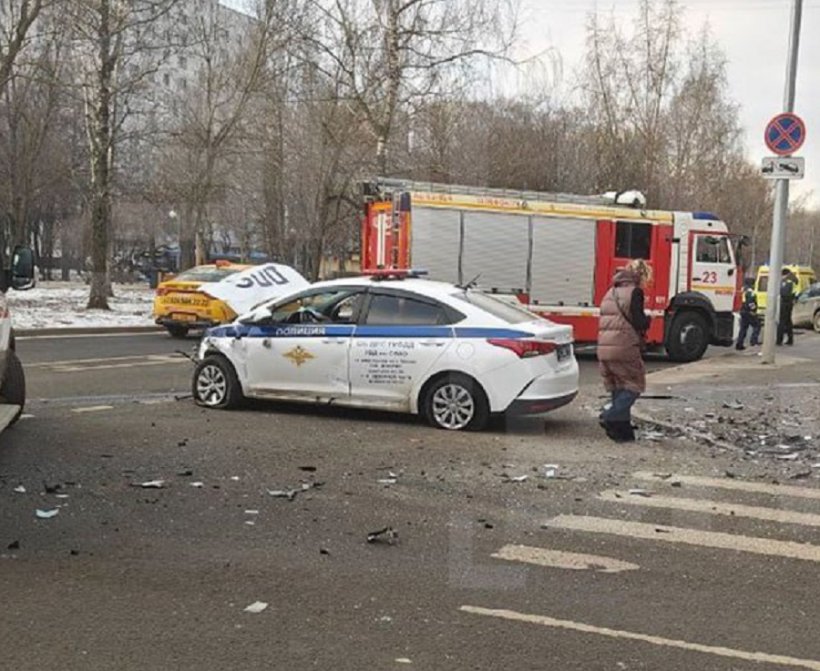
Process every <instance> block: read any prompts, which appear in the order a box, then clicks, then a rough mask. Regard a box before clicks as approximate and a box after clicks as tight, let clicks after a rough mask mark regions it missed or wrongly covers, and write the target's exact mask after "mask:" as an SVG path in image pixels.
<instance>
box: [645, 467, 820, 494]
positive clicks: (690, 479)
mask: <svg viewBox="0 0 820 671" xmlns="http://www.w3.org/2000/svg"><path fill="white" fill-rule="evenodd" d="M632 475H633V477H636V478H638V479H639V480H648V481H649V482H680V483H681V484H683V485H691V486H693V487H713V488H717V489H731V490H734V491H739V492H755V493H758V494H775V495H777V496H792V497H795V498H802V499H817V500H820V489H811V488H809V487H794V486H793V485H770V484H766V483H765V482H747V481H745V480H733V479H730V478H705V477H700V476H697V475H666V474H663V475H662V474H659V473H650V472H649V471H639V472H638V473H633V474H632Z"/></svg>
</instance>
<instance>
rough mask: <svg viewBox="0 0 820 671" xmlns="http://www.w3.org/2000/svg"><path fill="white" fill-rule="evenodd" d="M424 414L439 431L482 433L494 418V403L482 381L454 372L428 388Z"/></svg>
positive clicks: (424, 397) (423, 408) (423, 401)
mask: <svg viewBox="0 0 820 671" xmlns="http://www.w3.org/2000/svg"><path fill="white" fill-rule="evenodd" d="M421 412H422V413H423V414H424V416H425V418H426V419H427V421H428V422H429V423H430V425H431V426H434V427H435V428H437V429H447V430H449V431H461V430H464V429H466V430H469V431H480V430H481V429H483V428H484V427H485V426H486V425H487V420H488V419H489V418H490V404H489V402H488V401H487V395H486V394H485V393H484V390H483V389H482V388H481V385H480V384H478V382H476V381H475V380H473V379H472V378H471V377H468V376H467V375H461V374H459V373H450V374H447V375H443V376H441V377H439V378H437V379H435V380H434V381H433V382H432V383H431V384H429V385H428V386H427V388H426V389H425V391H424V394H423V396H422V402H421Z"/></svg>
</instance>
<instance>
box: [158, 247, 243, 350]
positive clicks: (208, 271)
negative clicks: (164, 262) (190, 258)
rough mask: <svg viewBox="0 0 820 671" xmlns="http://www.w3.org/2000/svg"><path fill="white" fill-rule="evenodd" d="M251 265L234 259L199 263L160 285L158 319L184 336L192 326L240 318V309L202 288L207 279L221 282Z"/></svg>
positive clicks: (210, 324) (173, 332)
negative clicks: (232, 261) (205, 291)
mask: <svg viewBox="0 0 820 671" xmlns="http://www.w3.org/2000/svg"><path fill="white" fill-rule="evenodd" d="M250 267H251V266H248V265H243V264H239V263H231V262H230V261H216V262H215V263H213V264H209V265H204V266H196V267H194V268H191V269H189V270H186V271H184V272H182V273H180V274H179V275H176V276H174V277H172V278H171V279H169V280H167V281H165V282H162V283H161V284H160V285H159V286H158V287H157V295H156V297H155V298H154V321H155V322H156V323H157V324H159V325H161V326H164V327H165V328H166V329H167V330H168V333H170V334H171V335H172V336H173V337H174V338H184V337H185V336H186V335H188V331H189V330H191V329H204V328H209V327H211V326H216V325H217V324H224V323H225V322H229V321H233V320H234V319H236V316H237V315H236V313H235V312H234V311H233V310H231V308H229V307H228V305H227V304H226V303H225V302H224V301H221V300H219V299H216V298H212V297H211V296H208V295H207V294H205V293H202V292H201V291H199V287H200V286H201V285H202V284H205V283H207V282H219V281H220V280H224V279H225V278H226V277H228V276H229V275H233V274H234V273H238V272H240V271H242V270H246V269H247V268H250Z"/></svg>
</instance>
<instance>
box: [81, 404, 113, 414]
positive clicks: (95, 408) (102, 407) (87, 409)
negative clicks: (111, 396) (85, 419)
mask: <svg viewBox="0 0 820 671" xmlns="http://www.w3.org/2000/svg"><path fill="white" fill-rule="evenodd" d="M113 409H114V406H113V405H89V406H86V407H84V408H72V410H71V412H77V413H80V412H101V411H103V410H113Z"/></svg>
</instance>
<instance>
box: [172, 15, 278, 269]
mask: <svg viewBox="0 0 820 671" xmlns="http://www.w3.org/2000/svg"><path fill="white" fill-rule="evenodd" d="M289 10H292V7H290V3H287V2H281V1H279V0H265V1H264V2H262V3H260V4H259V5H258V11H257V13H256V15H254V16H249V15H243V14H238V13H236V12H232V11H230V10H227V9H225V8H222V7H218V6H216V5H214V6H213V7H212V11H211V12H203V13H202V14H200V15H199V16H198V17H197V18H196V20H195V22H194V26H193V27H192V38H193V46H192V48H191V49H190V50H189V52H188V53H189V57H190V58H192V59H193V61H194V62H195V63H196V64H197V66H198V76H197V77H196V78H195V79H194V80H193V81H192V82H190V85H189V86H187V87H186V88H187V92H186V93H185V94H184V96H183V97H182V99H181V101H180V102H181V114H180V116H181V118H180V122H179V123H178V124H177V125H176V127H175V129H174V130H173V131H172V137H171V141H170V142H169V143H168V145H167V152H165V156H164V159H163V164H164V170H163V171H162V175H161V181H162V183H163V184H164V185H165V188H167V189H168V190H169V197H170V198H171V199H173V200H176V201H178V202H180V204H181V206H182V207H181V210H182V212H181V213H180V216H181V220H180V231H181V240H180V247H181V250H180V251H181V260H180V264H181V265H180V267H182V268H187V267H190V266H191V265H193V264H194V262H200V263H201V262H202V260H203V258H204V255H205V254H204V249H203V243H204V241H205V240H206V239H208V238H210V237H212V235H213V231H212V230H209V229H210V225H209V224H210V222H209V219H208V209H209V206H210V205H212V204H214V203H216V202H218V200H219V199H223V198H224V197H225V195H226V193H227V192H228V191H229V190H230V188H231V185H230V182H231V173H230V172H229V171H227V170H225V169H226V168H227V167H228V162H229V161H230V159H231V158H232V157H233V156H236V155H237V154H240V153H242V154H245V153H248V154H250V153H253V148H252V146H251V144H250V142H248V136H249V133H248V128H247V125H248V124H247V122H248V116H249V114H250V113H252V112H253V110H254V109H255V110H257V111H259V109H260V107H259V99H260V91H261V89H262V87H263V86H264V84H265V82H266V80H267V78H268V77H269V76H270V74H271V73H270V66H271V60H270V57H271V54H272V53H274V52H277V51H279V50H282V49H284V47H285V46H286V45H287V44H288V41H289V39H290V37H289V32H288V28H287V26H288V22H289V21H291V20H292V16H290V15H289ZM231 33H232V37H230V38H229V35H231ZM237 33H240V34H241V36H242V37H241V38H239V36H238V35H237Z"/></svg>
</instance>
